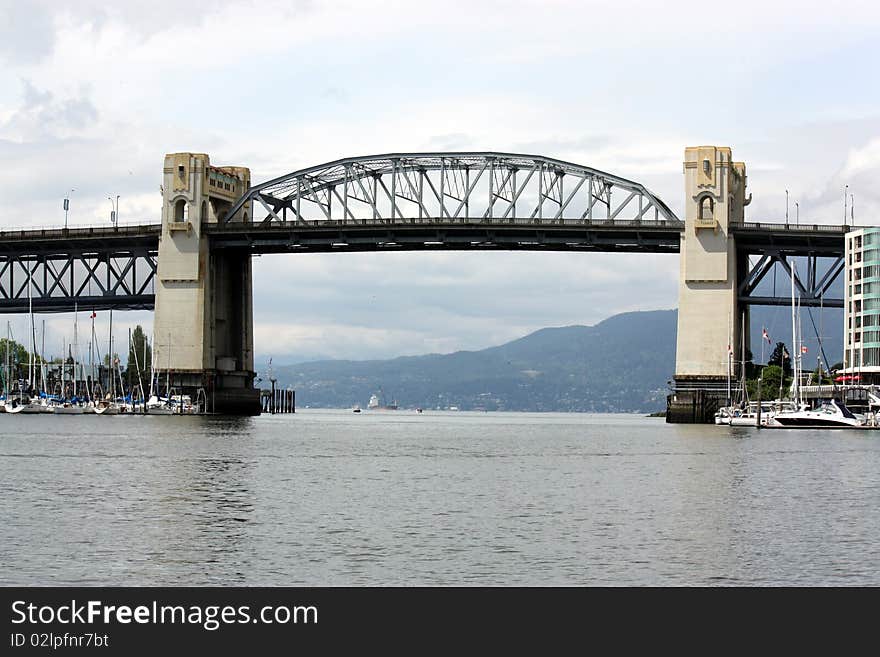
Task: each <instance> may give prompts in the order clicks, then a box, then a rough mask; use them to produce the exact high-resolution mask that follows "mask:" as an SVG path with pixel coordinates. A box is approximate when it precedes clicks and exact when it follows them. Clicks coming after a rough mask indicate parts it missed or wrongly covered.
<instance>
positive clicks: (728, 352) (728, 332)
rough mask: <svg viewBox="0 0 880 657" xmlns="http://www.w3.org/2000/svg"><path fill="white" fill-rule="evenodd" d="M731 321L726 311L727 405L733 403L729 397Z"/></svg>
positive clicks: (731, 341) (731, 342)
mask: <svg viewBox="0 0 880 657" xmlns="http://www.w3.org/2000/svg"><path fill="white" fill-rule="evenodd" d="M732 330H733V329H732V328H731V321H730V312H728V313H727V405H728V406H730V405H731V404H732V403H733V400H732V399H731V397H730V374H731V372H730V359H731V358H732V355H731V353H730V349H731V345H732V344H733V335H732Z"/></svg>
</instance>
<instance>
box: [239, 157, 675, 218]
mask: <svg viewBox="0 0 880 657" xmlns="http://www.w3.org/2000/svg"><path fill="white" fill-rule="evenodd" d="M250 202H253V213H254V217H253V218H254V223H273V222H277V223H287V222H294V223H302V222H309V223H312V222H325V221H326V222H342V223H382V222H388V223H395V222H397V221H400V220H407V219H417V220H427V219H434V220H436V221H439V222H444V223H445V222H453V223H454V222H467V223H472V222H474V221H479V220H488V221H490V222H497V221H499V220H500V221H505V220H509V221H510V222H511V223H519V222H521V221H522V220H523V219H528V220H530V221H531V222H535V223H544V222H546V223H553V222H557V223H564V224H568V225H571V224H574V223H578V222H583V223H586V224H589V223H591V222H593V221H604V222H609V223H610V222H616V221H618V220H619V221H620V222H621V223H623V222H626V223H632V222H646V223H668V224H670V225H674V226H681V225H682V222H681V220H679V219H678V217H676V216H675V214H674V213H673V212H672V210H670V209H669V207H668V206H667V205H666V204H665V203H664V202H663V201H662V200H660V199H659V198H658V197H657V196H655V195H654V194H653V193H651V192H650V191H649V190H648V189H647V188H646V187H644V186H643V185H641V184H639V183H637V182H633V181H631V180H627V179H625V178H620V177H619V176H615V175H612V174H609V173H605V172H603V171H599V170H597V169H592V168H590V167H585V166H581V165H577V164H572V163H570V162H563V161H561V160H555V159H551V158H546V157H541V156H535V155H516V154H510V153H397V154H387V155H372V156H365V157H352V158H346V159H342V160H336V161H335V162H329V163H327V164H321V165H318V166H315V167H310V168H308V169H302V170H300V171H294V172H293V173H289V174H287V175H284V176H280V177H278V178H275V179H273V180H269V181H267V182H265V183H262V184H260V185H256V186H254V187H252V188H251V189H250V190H248V192H247V194H246V195H245V196H243V197H242V198H241V199H239V201H238V202H237V203H236V204H235V205H234V206H233V207H232V208H231V209H230V211H229V212H228V213H227V214H226V217H227V220H228V219H229V218H232V217H237V216H241V213H240V212H239V211H240V210H241V209H242V208H245V207H246V206H247V204H248V203H250ZM261 215H262V219H259V218H258V217H260V216H261ZM517 220H519V221H517Z"/></svg>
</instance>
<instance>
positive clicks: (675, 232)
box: [207, 218, 681, 254]
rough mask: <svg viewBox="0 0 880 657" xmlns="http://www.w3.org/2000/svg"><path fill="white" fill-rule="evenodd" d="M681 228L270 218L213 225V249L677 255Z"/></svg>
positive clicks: (626, 224)
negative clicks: (269, 220) (268, 221)
mask: <svg viewBox="0 0 880 657" xmlns="http://www.w3.org/2000/svg"><path fill="white" fill-rule="evenodd" d="M680 233H681V230H680V228H679V227H678V226H677V225H666V224H665V223H664V222H650V223H649V222H645V223H644V224H642V223H641V222H608V223H605V222H585V221H573V220H560V221H556V222H553V221H549V220H548V221H546V222H535V221H534V220H520V219H510V220H504V221H502V220H494V221H489V220H485V221H479V222H471V221H461V222H455V223H452V222H449V221H441V220H438V219H431V218H426V219H416V218H413V219H398V220H396V221H394V222H391V221H388V222H381V223H374V222H358V223H354V222H341V221H340V222H326V221H324V222H317V221H316V222H313V223H311V224H304V223H280V224H279V223H272V224H257V225H252V226H243V225H241V224H226V225H222V226H212V227H211V228H210V229H209V230H208V231H207V234H208V235H209V236H210V239H211V245H212V248H221V249H222V248H236V249H241V248H245V249H249V250H250V251H251V252H252V253H255V254H256V253H298V252H306V253H308V252H313V253H334V252H340V253H342V252H349V251H391V250H400V251H405V250H410V251H412V250H428V249H436V250H472V249H479V250H492V249H498V250H528V249H531V250H545V251H606V252H648V253H677V252H678V249H679V235H680Z"/></svg>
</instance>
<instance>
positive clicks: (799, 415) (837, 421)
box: [767, 261, 866, 429]
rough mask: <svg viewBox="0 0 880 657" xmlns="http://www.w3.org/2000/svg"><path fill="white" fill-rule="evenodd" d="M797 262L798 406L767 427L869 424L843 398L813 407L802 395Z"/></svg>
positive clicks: (795, 397) (794, 329)
mask: <svg viewBox="0 0 880 657" xmlns="http://www.w3.org/2000/svg"><path fill="white" fill-rule="evenodd" d="M795 275H796V274H795V263H794V261H792V263H791V343H792V345H793V348H794V351H795V356H794V358H792V370H793V372H792V373H793V375H794V377H793V379H792V382H791V388H792V390H791V397H792V399H793V400H794V401H795V402H796V404H797V406H798V407H797V409H796V410H792V411H783V412H781V413H777V414H776V415H774V416H773V418H772V419H771V421H770V422H769V424H768V425H767V426H768V427H775V428H779V427H783V428H790V429H795V428H809V429H815V428H826V429H834V428H837V429H846V428H859V427H864V426H866V424H865V421H864V420H863V419H861V418H858V417H857V416H856V415H855V414H854V413H853V412H852V411H850V410H849V409H848V408H847V407H846V404H845V403H844V402H843V400H841V399H830V400H826V401H824V402H822V404H820V405H819V407H817V408H814V409H810V408H808V407H807V405H806V403H805V402H804V400H803V399H802V391H801V386H800V374H801V354H802V350H801V344H800V340H799V339H798V337H799V331H798V322H797V315H796V309H797V306H796V304H795V296H794V279H795Z"/></svg>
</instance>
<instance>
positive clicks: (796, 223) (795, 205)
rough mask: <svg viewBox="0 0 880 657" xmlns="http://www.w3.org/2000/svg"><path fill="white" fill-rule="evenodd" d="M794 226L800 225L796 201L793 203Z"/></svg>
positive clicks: (799, 213) (799, 212) (799, 208)
mask: <svg viewBox="0 0 880 657" xmlns="http://www.w3.org/2000/svg"><path fill="white" fill-rule="evenodd" d="M794 225H795V226H800V225H801V207H800V205H798V202H797V201H795V202H794Z"/></svg>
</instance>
